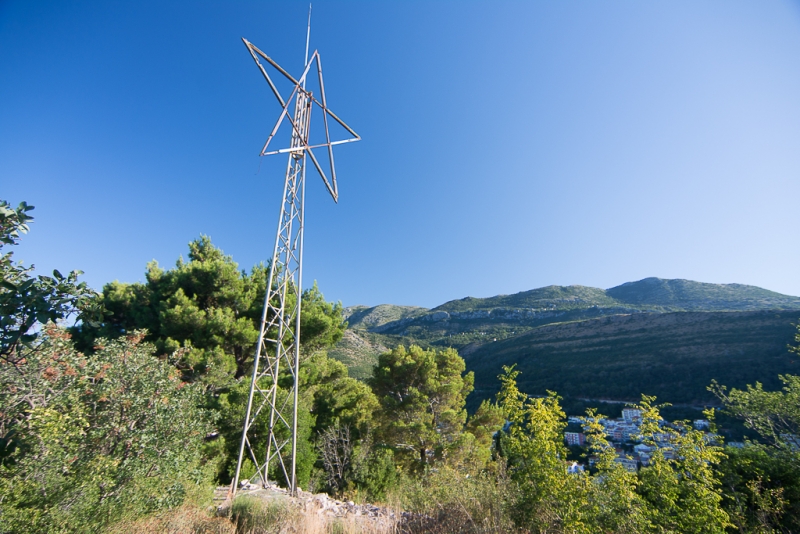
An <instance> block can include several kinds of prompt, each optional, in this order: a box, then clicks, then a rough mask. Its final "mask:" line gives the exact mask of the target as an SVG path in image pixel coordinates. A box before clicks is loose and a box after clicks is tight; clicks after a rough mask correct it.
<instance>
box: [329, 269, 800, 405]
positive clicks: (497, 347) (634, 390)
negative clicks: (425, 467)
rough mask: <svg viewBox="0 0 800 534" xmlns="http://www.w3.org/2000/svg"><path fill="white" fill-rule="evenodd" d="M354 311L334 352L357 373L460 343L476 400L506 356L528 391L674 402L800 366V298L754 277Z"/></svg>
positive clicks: (766, 379)
mask: <svg viewBox="0 0 800 534" xmlns="http://www.w3.org/2000/svg"><path fill="white" fill-rule="evenodd" d="M345 314H346V316H347V320H348V322H349V327H348V335H347V336H346V339H345V340H343V341H342V342H341V343H340V345H338V346H337V347H334V349H333V350H332V351H331V355H332V356H333V357H334V358H337V359H340V360H341V361H343V362H344V363H345V364H346V365H348V367H349V368H350V369H351V370H352V372H353V373H354V376H358V377H359V378H366V377H368V376H369V374H370V371H371V366H372V365H374V363H375V362H376V361H377V357H378V355H379V354H380V353H381V352H385V350H389V349H391V348H392V347H395V346H397V345H401V344H402V345H410V344H412V343H413V344H417V345H420V346H422V347H425V348H443V347H453V348H456V349H457V350H458V351H459V353H460V354H461V355H462V356H463V357H464V358H465V360H466V362H467V369H468V370H472V371H475V374H476V392H475V394H474V395H473V396H472V397H474V398H472V397H471V400H470V404H473V405H474V404H475V403H476V402H478V403H479V402H480V400H481V399H483V398H489V397H491V395H493V394H494V391H493V387H494V386H496V382H497V380H496V377H497V374H498V373H499V372H500V368H501V366H502V365H511V364H515V363H516V364H518V366H519V369H520V370H522V371H523V375H522V377H521V380H522V382H524V383H525V385H526V387H527V388H528V389H529V390H530V391H529V393H534V394H541V393H543V392H544V391H545V390H546V389H553V390H555V391H558V392H559V393H561V394H563V395H567V396H570V397H573V398H577V397H586V398H607V399H618V400H625V401H635V400H637V399H638V398H639V395H640V394H641V393H647V394H657V395H659V398H660V400H662V401H666V402H675V403H694V402H709V401H710V400H712V399H711V398H710V397H709V394H708V392H707V391H706V389H705V386H707V385H708V383H709V381H710V380H711V379H717V380H718V381H719V382H720V383H723V384H726V385H729V386H732V387H743V386H744V385H745V384H747V383H754V382H756V381H760V382H762V383H764V384H765V386H766V385H768V384H769V385H776V384H777V382H776V380H777V375H778V374H779V373H794V374H800V369H797V370H795V369H794V367H795V365H800V364H795V363H794V360H792V359H791V358H789V356H788V352H787V350H786V347H787V345H788V344H790V343H791V342H792V341H793V336H794V333H795V332H796V329H795V327H794V323H796V322H798V320H800V298H798V297H793V296H790V295H783V294H780V293H777V292H774V291H769V290H766V289H762V288H759V287H756V286H750V285H745V284H709V283H703V282H695V281H691V280H683V279H661V278H655V277H651V278H644V279H642V280H638V281H635V282H627V283H624V284H621V285H619V286H615V287H613V288H609V289H605V290H604V289H599V288H593V287H588V286H580V285H573V286H554V285H551V286H545V287H542V288H537V289H531V290H528V291H521V292H519V293H515V294H512V295H496V296H494V297H488V298H475V297H466V298H463V299H457V300H451V301H448V302H446V303H444V304H442V305H440V306H437V307H435V308H431V309H427V308H422V307H414V306H395V305H391V304H382V305H379V306H373V307H366V306H357V307H351V308H347V309H346V310H345ZM548 340H549V341H548ZM553 340H557V341H553ZM684 375H685V376H684ZM592 377H598V378H599V380H592ZM682 377H683V378H682ZM522 382H521V383H522ZM576 383H577V384H581V386H580V387H576V386H575V384H576ZM773 383H775V384H773ZM473 407H474V406H473Z"/></svg>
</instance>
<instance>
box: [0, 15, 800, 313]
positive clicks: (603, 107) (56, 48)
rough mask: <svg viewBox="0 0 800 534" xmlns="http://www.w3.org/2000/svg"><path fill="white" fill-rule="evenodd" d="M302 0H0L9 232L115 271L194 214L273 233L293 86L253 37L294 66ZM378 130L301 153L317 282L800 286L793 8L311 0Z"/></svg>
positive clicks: (194, 233) (196, 223) (402, 299)
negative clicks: (322, 152)
mask: <svg viewBox="0 0 800 534" xmlns="http://www.w3.org/2000/svg"><path fill="white" fill-rule="evenodd" d="M307 9H308V5H307V3H305V2H299V1H298V2H295V1H286V2H265V1H260V2H254V1H252V2H235V1H231V2H216V3H213V2H202V1H201V2H197V1H194V2H188V1H187V2H163V1H148V0H143V1H137V2H99V1H96V2H94V1H74V2H48V1H44V0H42V1H34V2H30V1H22V0H20V1H17V0H4V1H2V2H0V57H2V58H3V59H2V61H0V80H2V81H1V82H0V198H4V199H7V200H9V201H10V202H12V203H13V204H16V203H18V202H19V201H21V200H26V201H28V202H29V203H31V204H34V205H36V210H35V211H34V215H35V216H36V222H35V223H34V225H33V226H32V229H31V233H30V234H29V235H28V236H26V237H25V238H24V240H23V244H22V245H21V246H20V247H18V249H17V252H16V257H17V259H20V260H23V261H25V262H26V263H35V264H36V266H37V270H40V271H42V272H47V271H49V270H52V269H53V268H59V269H61V270H62V271H63V270H70V269H75V268H78V269H82V270H83V271H85V275H84V279H85V280H86V281H87V282H88V283H89V284H90V285H92V286H93V287H96V288H98V289H99V288H101V287H102V285H103V284H104V283H106V282H108V281H111V280H114V279H118V280H121V281H128V282H133V281H137V280H143V278H144V276H143V274H144V270H145V265H146V263H147V262H148V261H150V260H152V259H156V260H158V262H159V263H160V264H161V265H163V266H171V265H173V264H174V262H175V260H176V259H177V258H178V256H179V255H181V254H183V255H184V256H185V255H186V253H187V246H186V245H187V243H188V242H189V241H191V240H192V239H195V238H197V237H198V236H199V235H200V234H208V235H210V236H211V238H212V240H213V242H214V243H215V244H216V245H218V246H219V247H221V248H222V249H223V250H224V251H225V252H226V253H227V254H230V255H232V256H233V257H234V259H235V260H236V261H238V262H239V264H240V266H242V267H243V268H246V269H249V268H250V267H251V266H252V265H254V264H256V263H258V262H259V261H266V260H267V259H268V257H269V254H270V253H271V251H272V247H273V241H274V232H275V223H276V220H277V211H278V209H279V202H280V198H279V197H280V192H281V186H282V180H283V173H284V168H285V164H286V162H285V159H284V158H283V157H282V156H272V157H269V158H259V157H258V152H259V149H260V148H261V145H262V144H263V142H264V140H265V139H266V136H267V135H268V133H269V130H270V129H271V127H272V125H273V123H274V120H275V118H276V116H277V115H276V114H277V113H278V111H279V110H278V108H277V106H276V104H275V103H274V99H273V97H272V95H271V94H270V93H269V89H268V86H267V84H266V83H265V82H264V80H263V79H262V78H261V76H260V74H259V72H258V71H257V69H256V67H255V65H254V64H253V61H252V59H251V58H250V56H249V54H248V53H247V50H246V49H245V47H244V46H243V44H242V42H241V40H240V38H241V37H245V38H247V39H248V40H250V41H251V42H253V43H254V44H255V45H257V46H258V47H259V48H261V49H262V50H264V51H265V52H266V53H268V54H270V55H271V56H272V57H274V58H275V59H276V60H277V61H278V62H280V63H281V64H282V65H284V66H285V67H286V68H287V69H288V70H290V71H291V72H293V73H298V72H299V71H300V70H301V69H302V63H303V53H304V45H305V25H306V12H307ZM311 44H312V49H314V48H318V49H319V50H320V53H321V55H322V59H323V65H324V68H325V85H326V93H327V96H328V102H329V104H330V106H331V108H332V109H333V110H334V111H335V112H336V113H337V114H339V115H340V116H341V117H342V118H343V119H344V120H345V121H346V122H347V123H348V124H350V125H351V126H352V127H353V128H354V129H355V130H356V131H358V133H359V134H360V135H361V136H362V138H363V141H361V142H359V143H354V144H350V145H345V146H343V147H340V148H339V150H338V151H337V152H336V164H337V172H338V175H339V189H340V201H339V204H338V205H336V204H334V203H333V201H332V200H331V199H330V197H329V196H328V194H327V192H326V191H325V189H324V187H323V184H322V183H321V181H320V180H319V179H318V178H316V177H315V176H312V175H309V177H310V181H309V184H308V188H307V192H308V194H307V206H306V208H307V215H306V217H307V219H306V257H305V275H304V278H305V280H307V281H308V283H309V284H310V283H311V282H312V281H313V280H315V279H316V280H317V281H318V282H319V285H320V288H321V289H322V291H323V293H324V294H325V296H326V297H327V298H328V299H330V300H341V301H342V302H343V303H344V304H345V305H353V304H369V305H376V304H380V303H385V302H389V303H395V304H409V305H419V306H428V307H431V306H435V305H438V304H441V303H443V302H445V301H447V300H451V299H456V298H462V297H465V296H468V295H471V296H477V297H484V296H491V295H496V294H501V293H515V292H518V291H523V290H527V289H532V288H535V287H541V286H545V285H550V284H559V285H568V284H581V285H588V286H595V287H603V288H608V287H613V286H615V285H618V284H621V283H624V282H627V281H633V280H639V279H641V278H645V277H648V276H658V277H662V278H687V279H692V280H698V281H703V282H714V283H731V282H736V283H745V284H753V285H758V286H761V287H765V288H767V289H771V290H774V291H779V292H782V293H787V294H791V295H800V277H798V275H797V273H798V272H799V271H798V265H800V247H798V246H797V245H798V232H799V231H800V225H798V222H800V217H798V210H797V205H798V199H800V3H799V2H796V1H795V2H790V1H767V2H749V1H748V2H737V1H729V0H726V1H716V2H696V1H692V2H688V1H687V2H633V1H631V2H612V1H608V2H580V1H574V2H502V1H500V2H498V1H495V2H483V3H479V2H463V1H462V2H437V1H431V2H422V1H404V2H367V1H360V2H333V1H328V0H324V1H318V2H315V4H314V13H313V22H312V34H311Z"/></svg>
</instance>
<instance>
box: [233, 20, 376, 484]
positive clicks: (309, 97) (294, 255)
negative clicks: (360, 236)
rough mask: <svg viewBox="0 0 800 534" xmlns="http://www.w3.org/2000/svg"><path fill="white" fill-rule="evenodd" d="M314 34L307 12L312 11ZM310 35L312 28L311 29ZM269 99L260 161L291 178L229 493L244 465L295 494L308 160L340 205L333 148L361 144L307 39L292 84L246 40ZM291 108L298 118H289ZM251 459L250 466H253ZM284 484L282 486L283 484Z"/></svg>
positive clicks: (253, 480)
mask: <svg viewBox="0 0 800 534" xmlns="http://www.w3.org/2000/svg"><path fill="white" fill-rule="evenodd" d="M309 28H310V13H309ZM309 31H310V30H309ZM242 41H244V44H245V46H246V47H247V50H249V51H250V55H252V56H253V60H254V61H255V62H256V65H258V68H259V70H260V71H261V74H263V75H264V79H265V80H266V81H267V83H268V84H269V87H270V89H271V90H272V93H273V94H274V95H275V98H277V100H278V103H279V104H280V106H281V113H280V115H279V117H278V120H277V122H276V123H275V127H274V128H273V129H272V132H271V133H270V134H269V137H267V141H266V142H265V143H264V147H263V148H262V149H261V155H262V156H269V155H272V154H287V153H288V154H289V161H288V164H287V168H286V178H285V182H284V189H283V200H282V202H281V210H280V218H279V221H278V231H277V235H276V238H275V248H274V251H273V254H272V261H271V263H270V268H269V278H268V279H267V290H266V297H265V300H264V311H263V313H262V317H261V329H260V332H259V336H258V341H257V344H256V352H255V357H254V360H253V374H252V380H251V383H250V393H249V395H248V400H247V408H246V410H245V418H244V426H243V429H242V441H241V445H240V447H239V457H238V460H237V463H236V473H235V475H234V478H233V483H232V485H231V493H235V492H236V490H237V489H238V487H239V485H240V484H239V481H240V480H239V479H240V476H241V474H242V466H243V464H245V465H246V466H247V467H246V470H247V472H248V475H249V473H251V472H253V474H252V475H250V476H248V478H249V480H248V481H247V482H248V483H249V484H260V485H261V486H262V487H266V486H267V484H268V481H269V480H270V478H272V480H275V481H276V482H283V483H285V485H286V486H287V487H288V488H289V490H290V491H291V493H292V494H295V493H296V491H297V476H296V465H297V462H296V453H297V416H298V414H297V403H298V376H299V374H298V371H299V368H300V308H301V294H302V287H303V206H304V195H305V175H306V166H305V163H306V158H309V159H310V160H311V162H312V163H313V164H314V167H315V168H316V170H317V172H319V175H320V176H321V177H322V181H323V182H324V183H325V187H327V188H328V192H329V193H330V194H331V196H332V197H333V200H334V201H336V202H338V199H339V189H338V186H337V183H336V169H335V167H334V161H333V147H334V146H335V145H341V144H344V143H350V142H353V141H358V140H360V139H361V138H360V137H359V135H358V134H357V133H356V132H355V131H353V129H352V128H350V127H349V126H348V125H347V124H345V123H344V121H342V120H341V119H340V118H339V117H337V116H336V114H334V113H333V111H331V110H330V109H329V108H328V104H327V100H326V99H325V85H324V83H323V80H322V62H321V60H320V56H319V52H317V51H316V50H315V51H314V53H313V54H312V55H311V59H310V61H309V60H308V39H307V40H306V58H307V59H306V65H305V69H304V70H303V73H302V75H301V76H300V77H299V78H298V79H295V78H293V77H292V76H291V75H290V74H289V73H288V72H286V71H285V70H284V69H283V68H281V67H280V65H278V64H277V63H276V62H275V61H274V60H272V58H270V57H269V56H267V55H266V54H265V53H264V52H262V51H261V50H259V49H258V48H256V46H255V45H253V44H252V43H250V42H249V41H247V40H246V39H242ZM259 58H262V59H263V60H264V61H266V62H267V63H268V64H269V65H271V66H272V67H274V68H275V69H276V70H277V72H278V73H279V74H280V75H282V76H283V77H285V78H286V79H287V80H288V81H289V82H291V84H292V86H293V88H292V90H291V93H290V94H289V96H288V97H287V98H285V99H284V98H283V97H282V96H281V94H280V93H279V92H278V88H277V87H276V85H275V83H274V82H273V80H272V78H270V76H269V74H268V72H267V69H265V68H264V65H262V64H261V61H260V60H259ZM312 65H316V70H317V77H318V81H319V95H318V97H317V96H315V95H314V94H312V93H311V92H310V91H307V90H306V79H307V76H308V74H309V72H310V71H311V68H312ZM315 107H317V108H319V110H320V111H321V112H322V116H323V123H324V125H325V142H323V143H319V144H316V145H311V144H309V130H310V124H311V122H310V121H311V112H312V110H313V109H314V108H315ZM290 108H293V114H292V113H290ZM329 118H330V119H332V120H333V121H335V122H336V123H338V124H339V125H341V126H342V127H343V128H344V129H345V130H346V131H347V132H349V133H350V134H351V135H352V137H349V138H346V139H342V140H336V141H332V140H331V137H330V133H329V130H328V124H329ZM284 121H289V123H290V124H291V130H292V135H291V141H290V144H289V147H288V148H281V149H277V150H271V151H270V150H269V148H270V144H271V143H272V140H273V138H274V137H275V135H276V134H277V132H278V129H279V128H280V127H281V125H282V124H283V123H284ZM321 148H326V149H327V153H328V161H329V163H330V171H329V172H330V174H329V175H328V174H326V173H325V171H324V170H323V168H322V166H321V165H320V163H319V161H318V160H317V157H316V156H315V155H314V152H313V150H314V149H321ZM248 460H249V464H248ZM281 478H282V479H283V480H280V479H281Z"/></svg>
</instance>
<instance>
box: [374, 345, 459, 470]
mask: <svg viewBox="0 0 800 534" xmlns="http://www.w3.org/2000/svg"><path fill="white" fill-rule="evenodd" d="M465 367H466V366H465V364H464V360H463V358H461V357H460V356H459V355H458V353H457V352H456V351H455V350H454V349H445V350H441V351H436V350H424V349H422V348H420V347H418V346H416V345H412V346H410V347H409V348H408V349H406V348H405V347H403V346H399V347H397V348H395V349H394V350H392V351H391V352H387V353H385V354H382V355H381V356H380V357H379V358H378V364H377V365H376V367H375V370H374V372H373V377H372V379H371V380H370V385H371V386H372V390H373V392H374V393H375V395H376V396H377V398H378V401H379V402H380V416H379V417H380V420H379V421H378V426H379V429H378V439H379V440H380V441H381V442H383V443H385V444H387V445H389V446H390V447H391V448H392V449H394V450H395V453H396V455H397V456H398V459H402V460H403V461H404V463H405V464H406V466H407V467H409V468H412V469H423V468H424V467H425V466H426V465H428V464H429V463H431V462H432V461H433V460H434V459H436V458H438V459H443V458H446V457H447V455H448V452H449V450H450V449H451V448H452V447H453V445H454V444H456V443H457V442H458V438H459V437H460V435H461V433H462V432H463V430H464V424H465V423H466V420H467V411H466V409H465V408H464V404H465V402H466V398H467V395H469V393H470V392H471V391H472V384H473V381H474V376H473V374H472V373H471V372H470V373H466V374H464V371H465ZM462 375H463V376H462Z"/></svg>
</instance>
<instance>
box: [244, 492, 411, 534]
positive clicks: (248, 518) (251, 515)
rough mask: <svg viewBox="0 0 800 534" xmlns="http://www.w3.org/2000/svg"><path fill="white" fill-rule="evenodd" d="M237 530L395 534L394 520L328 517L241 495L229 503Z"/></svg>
mask: <svg viewBox="0 0 800 534" xmlns="http://www.w3.org/2000/svg"><path fill="white" fill-rule="evenodd" d="M230 515H231V520H232V521H233V522H234V523H235V525H236V533H237V534H290V533H291V534H394V533H395V532H398V530H397V528H396V525H395V522H394V521H390V520H388V519H387V520H384V521H383V522H380V523H379V522H377V521H372V520H369V519H367V518H365V517H363V516H352V515H348V516H347V517H328V516H326V515H323V514H322V513H319V512H318V511H316V510H302V509H301V508H299V507H297V506H294V505H292V504H291V503H290V502H289V501H284V502H280V501H270V500H266V499H263V498H258V497H250V496H243V497H239V498H238V499H236V500H235V501H234V503H233V506H232V507H231V512H230Z"/></svg>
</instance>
